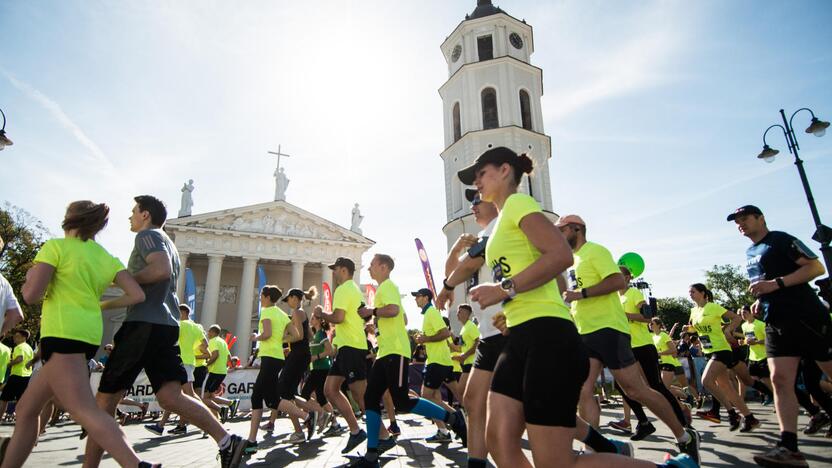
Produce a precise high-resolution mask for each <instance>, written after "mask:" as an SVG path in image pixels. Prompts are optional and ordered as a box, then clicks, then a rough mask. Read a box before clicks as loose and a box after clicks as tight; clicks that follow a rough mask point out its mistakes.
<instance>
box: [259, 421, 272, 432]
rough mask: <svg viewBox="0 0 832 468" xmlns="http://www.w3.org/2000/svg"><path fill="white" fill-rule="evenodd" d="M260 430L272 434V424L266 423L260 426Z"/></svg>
mask: <svg viewBox="0 0 832 468" xmlns="http://www.w3.org/2000/svg"><path fill="white" fill-rule="evenodd" d="M260 429H263V430H264V431H266V432H274V424H272V423H270V422H267V423H266V424H263V425H262V426H260Z"/></svg>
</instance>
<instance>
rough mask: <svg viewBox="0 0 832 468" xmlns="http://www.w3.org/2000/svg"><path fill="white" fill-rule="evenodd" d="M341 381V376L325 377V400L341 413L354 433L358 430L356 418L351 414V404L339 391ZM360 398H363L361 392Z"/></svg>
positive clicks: (342, 380) (342, 379)
mask: <svg viewBox="0 0 832 468" xmlns="http://www.w3.org/2000/svg"><path fill="white" fill-rule="evenodd" d="M343 382H344V378H343V377H340V376H336V375H330V376H328V377H327V378H326V382H324V394H325V395H326V399H327V401H329V402H330V403H332V404H333V405H334V406H335V407H336V408H338V411H339V412H340V413H341V416H343V418H344V419H345V420H346V421H347V425H348V426H349V428H350V432H351V433H353V434H355V433H358V430H359V428H358V420H357V419H355V414H353V412H352V406H350V402H349V400H347V397H346V396H345V395H344V394H343V393H341V384H342V383H343ZM365 385H366V382H365ZM361 400H362V401H363V400H364V398H363V393H362V398H361ZM362 404H363V403H362Z"/></svg>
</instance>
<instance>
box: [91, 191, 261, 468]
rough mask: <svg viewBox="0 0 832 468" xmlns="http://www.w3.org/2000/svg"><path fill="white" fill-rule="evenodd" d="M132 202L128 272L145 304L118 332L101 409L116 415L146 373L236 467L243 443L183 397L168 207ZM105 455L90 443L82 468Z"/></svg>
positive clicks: (145, 198)
mask: <svg viewBox="0 0 832 468" xmlns="http://www.w3.org/2000/svg"><path fill="white" fill-rule="evenodd" d="M134 200H135V202H136V204H135V206H134V207H133V211H132V214H131V216H130V230H131V231H133V232H135V233H136V239H135V244H134V247H133V252H132V253H131V254H130V260H129V262H128V265H127V267H128V270H129V271H130V274H132V275H133V278H135V280H136V281H137V282H138V283H139V284H140V285H141V286H142V290H143V291H144V293H145V301H144V302H141V303H139V304H136V305H132V306H130V307H128V308H127V317H126V318H125V319H124V323H123V324H122V325H121V328H120V329H119V330H118V333H116V336H115V339H114V344H115V346H114V348H113V354H112V355H111V356H110V359H109V361H108V362H107V366H106V367H105V368H104V373H103V374H102V376H101V383H100V384H99V386H98V393H97V394H96V400H97V401H98V406H99V407H101V408H103V409H104V410H105V411H106V412H107V413H109V414H115V412H116V406H117V405H118V402H119V400H121V398H122V396H123V395H124V392H125V391H126V390H127V389H129V388H131V387H132V386H133V382H134V381H135V380H136V377H137V376H138V375H139V373H140V372H141V371H142V369H144V371H145V373H146V374H147V378H148V379H149V380H150V384H151V386H152V387H153V392H154V393H155V394H156V400H157V401H158V402H159V405H160V406H162V408H164V409H167V410H170V411H173V412H174V413H176V414H179V415H180V416H181V417H183V418H185V420H187V421H188V422H190V423H191V424H194V425H195V426H197V427H199V428H200V429H202V430H203V431H205V432H207V433H208V434H210V435H211V437H212V438H213V439H214V440H215V441H216V442H217V445H218V446H219V455H220V459H221V464H222V466H223V467H229V466H230V467H237V466H238V465H239V464H240V460H241V458H242V456H243V448H244V447H245V441H244V440H243V439H242V438H241V437H240V436H237V435H231V434H229V433H228V431H226V430H225V429H224V428H223V427H222V425H221V424H220V423H219V421H217V420H216V419H215V418H214V417H213V416H212V415H211V412H210V411H208V409H207V408H205V406H204V405H202V404H200V402H199V401H198V400H196V399H194V398H192V397H190V396H189V395H185V394H184V393H183V392H182V384H183V383H185V382H187V381H188V376H187V373H186V372H185V368H184V367H183V366H182V359H181V358H180V357H179V347H178V346H177V345H176V343H177V341H178V339H179V323H178V322H177V321H176V319H175V318H174V316H173V313H175V312H176V311H178V310H179V301H178V299H177V298H176V280H177V278H178V277H179V273H180V272H179V253H178V252H177V250H176V247H175V246H174V244H173V241H171V239H170V238H169V237H168V236H167V234H165V232H164V231H163V230H162V227H163V226H164V224H165V220H166V219H167V208H165V205H164V203H162V202H161V201H160V200H159V199H158V198H156V197H153V196H151V195H140V196H137V197H135V198H134ZM101 455H102V451H101V448H100V447H99V446H98V444H96V442H95V440H94V439H93V438H90V439H89V440H87V447H86V453H85V455H84V467H85V468H91V467H95V466H98V464H99V463H100V461H101Z"/></svg>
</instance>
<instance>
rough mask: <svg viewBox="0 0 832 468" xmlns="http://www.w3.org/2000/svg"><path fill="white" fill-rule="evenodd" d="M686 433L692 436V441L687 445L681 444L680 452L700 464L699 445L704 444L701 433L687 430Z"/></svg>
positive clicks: (686, 443)
mask: <svg viewBox="0 0 832 468" xmlns="http://www.w3.org/2000/svg"><path fill="white" fill-rule="evenodd" d="M685 432H687V433H688V435H689V436H690V440H688V441H687V442H685V443H679V444H678V446H679V451H680V452H682V453H686V454H688V455H689V456H690V458H692V459H693V461H694V463H696V464H697V465H698V464H699V444H700V443H701V442H702V439H701V437H700V436H699V433H698V432H696V429H691V428H686V429H685Z"/></svg>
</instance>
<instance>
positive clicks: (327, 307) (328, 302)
mask: <svg viewBox="0 0 832 468" xmlns="http://www.w3.org/2000/svg"><path fill="white" fill-rule="evenodd" d="M323 290H324V304H323V306H324V311H326V312H332V290H330V289H329V284H328V283H324V284H323Z"/></svg>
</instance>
